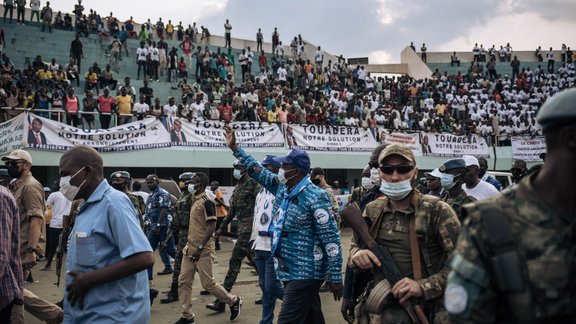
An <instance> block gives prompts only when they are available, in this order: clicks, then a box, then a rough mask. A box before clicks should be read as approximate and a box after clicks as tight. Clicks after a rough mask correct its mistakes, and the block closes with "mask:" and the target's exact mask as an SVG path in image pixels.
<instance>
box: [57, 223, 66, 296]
mask: <svg viewBox="0 0 576 324" xmlns="http://www.w3.org/2000/svg"><path fill="white" fill-rule="evenodd" d="M67 232H68V231H67V230H65V231H62V233H60V235H59V236H58V247H57V248H56V278H57V279H56V283H55V285H56V287H60V276H61V275H62V260H63V259H64V244H66V238H67V237H68V236H67V235H66V233H67Z"/></svg>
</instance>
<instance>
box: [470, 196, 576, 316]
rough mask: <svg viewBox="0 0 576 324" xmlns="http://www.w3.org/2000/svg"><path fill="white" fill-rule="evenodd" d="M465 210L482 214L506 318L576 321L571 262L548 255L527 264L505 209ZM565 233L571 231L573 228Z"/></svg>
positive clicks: (480, 207)
mask: <svg viewBox="0 0 576 324" xmlns="http://www.w3.org/2000/svg"><path fill="white" fill-rule="evenodd" d="M464 210H465V213H466V212H469V213H471V212H473V211H477V212H479V213H480V217H481V221H482V227H483V228H484V230H485V232H486V235H487V242H486V243H487V245H488V246H487V248H488V253H489V255H488V258H489V260H490V265H491V270H492V272H493V273H492V274H493V277H494V279H493V280H494V282H495V285H496V286H497V289H498V291H499V292H500V293H502V294H503V295H504V300H505V301H506V302H507V304H508V305H507V307H506V306H505V307H504V308H505V309H506V312H507V314H504V315H503V316H504V317H505V318H507V319H509V320H510V319H513V321H514V322H517V323H540V322H551V323H554V322H562V323H564V322H566V321H567V320H569V319H568V318H569V317H570V316H572V317H574V312H575V311H574V310H575V309H576V305H575V303H574V300H573V299H572V300H571V298H570V295H571V294H574V292H573V291H571V287H570V286H569V282H570V276H573V275H574V274H573V273H568V271H567V267H566V266H563V263H565V262H569V260H561V258H558V257H556V258H554V257H553V256H550V255H546V256H545V255H544V253H543V255H541V256H540V258H535V257H533V258H532V259H530V260H526V258H525V255H524V254H523V253H521V251H520V247H519V246H518V244H517V243H516V242H515V240H514V236H513V233H512V231H511V225H510V222H509V220H508V217H506V214H505V213H504V210H503V209H502V208H501V206H497V205H495V204H483V203H479V204H474V205H468V206H466V208H465V209H464ZM516 211H517V210H516ZM517 212H518V211H517ZM564 230H568V231H569V230H570V228H568V229H564ZM560 231H561V230H560V229H559V231H558V234H560ZM572 231H574V229H572ZM530 234H531V235H537V234H538V233H532V232H531V233H530ZM540 234H542V235H541V236H544V235H543V233H540ZM567 243H568V244H570V243H569V242H567ZM572 244H574V242H572ZM572 250H574V248H573V247H572ZM554 252H555V251H552V252H551V253H546V254H554ZM556 265H557V266H556ZM573 288H574V287H572V289H573ZM573 319H574V318H572V320H573ZM573 323H574V322H573Z"/></svg>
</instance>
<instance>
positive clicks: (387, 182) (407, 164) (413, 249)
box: [342, 144, 460, 323]
mask: <svg viewBox="0 0 576 324" xmlns="http://www.w3.org/2000/svg"><path fill="white" fill-rule="evenodd" d="M378 168H379V172H380V178H381V185H380V191H381V192H382V193H383V194H384V196H383V197H381V198H378V199H376V200H375V201H373V202H371V203H369V204H368V205H367V206H366V209H365V210H364V218H367V220H368V223H369V224H371V227H370V228H369V230H368V229H367V228H366V226H364V228H366V231H364V234H365V235H362V234H361V233H359V231H358V227H357V226H351V227H352V228H354V229H355V237H354V240H353V242H352V245H351V248H350V257H349V260H348V265H349V266H350V267H352V268H354V269H355V270H356V271H367V270H371V271H374V283H373V287H374V288H372V289H371V290H370V291H367V292H366V294H365V296H364V297H362V298H361V300H360V301H359V304H358V311H359V312H358V315H359V318H358V320H359V322H360V323H367V322H371V323H448V316H447V313H446V311H445V308H444V306H443V304H442V297H443V294H444V289H445V287H446V277H447V275H448V272H449V268H448V267H447V261H448V259H449V258H450V256H451V254H452V252H453V251H454V247H455V245H456V240H457V238H458V234H459V232H460V222H459V221H458V217H457V216H456V214H455V213H454V211H453V210H452V208H451V207H450V206H449V205H448V204H446V203H444V202H442V201H441V200H440V199H439V198H437V197H433V196H429V195H422V194H421V193H420V192H419V191H418V190H416V189H414V188H413V184H414V183H415V180H416V177H417V175H418V168H417V167H416V159H415V158H414V154H413V153H412V151H411V150H410V149H409V148H407V147H405V146H401V145H396V144H393V145H390V146H388V147H386V148H385V149H384V150H383V151H382V153H380V156H379V158H378ZM343 212H344V211H343ZM344 214H347V213H344ZM350 214H354V216H357V217H358V218H360V217H359V215H360V211H359V209H358V208H357V207H356V213H350ZM345 216H347V215H342V217H343V219H344V217H345ZM354 218H355V217H350V218H349V219H347V220H346V221H349V220H350V222H349V223H355V224H362V225H364V224H365V223H364V222H353V220H351V219H354ZM356 220H358V219H356ZM360 220H361V218H360ZM382 252H384V253H382ZM381 282H382V283H381Z"/></svg>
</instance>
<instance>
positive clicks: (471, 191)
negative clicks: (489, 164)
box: [462, 155, 498, 200]
mask: <svg viewBox="0 0 576 324" xmlns="http://www.w3.org/2000/svg"><path fill="white" fill-rule="evenodd" d="M462 159H463V160H464V161H465V162H466V169H467V171H466V174H465V175H464V183H463V184H462V189H463V190H464V192H466V194H467V195H468V196H472V197H474V198H476V199H477V200H484V199H488V198H490V197H492V196H494V195H495V194H497V193H498V190H497V189H496V188H495V187H494V186H493V185H491V184H489V183H488V182H486V181H484V180H481V179H480V178H479V177H478V172H479V170H480V163H479V162H478V159H477V158H475V157H473V156H471V155H464V156H462Z"/></svg>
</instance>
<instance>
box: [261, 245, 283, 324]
mask: <svg viewBox="0 0 576 324" xmlns="http://www.w3.org/2000/svg"><path fill="white" fill-rule="evenodd" d="M254 264H255V265H256V269H257V270H258V284H259V285H260V289H261V290H262V319H261V320H260V324H272V321H273V320H274V307H275V306H276V299H280V300H282V299H283V298H284V286H283V285H282V283H281V282H280V280H278V277H277V276H276V270H274V260H273V258H272V254H271V253H270V251H259V250H255V251H254Z"/></svg>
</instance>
